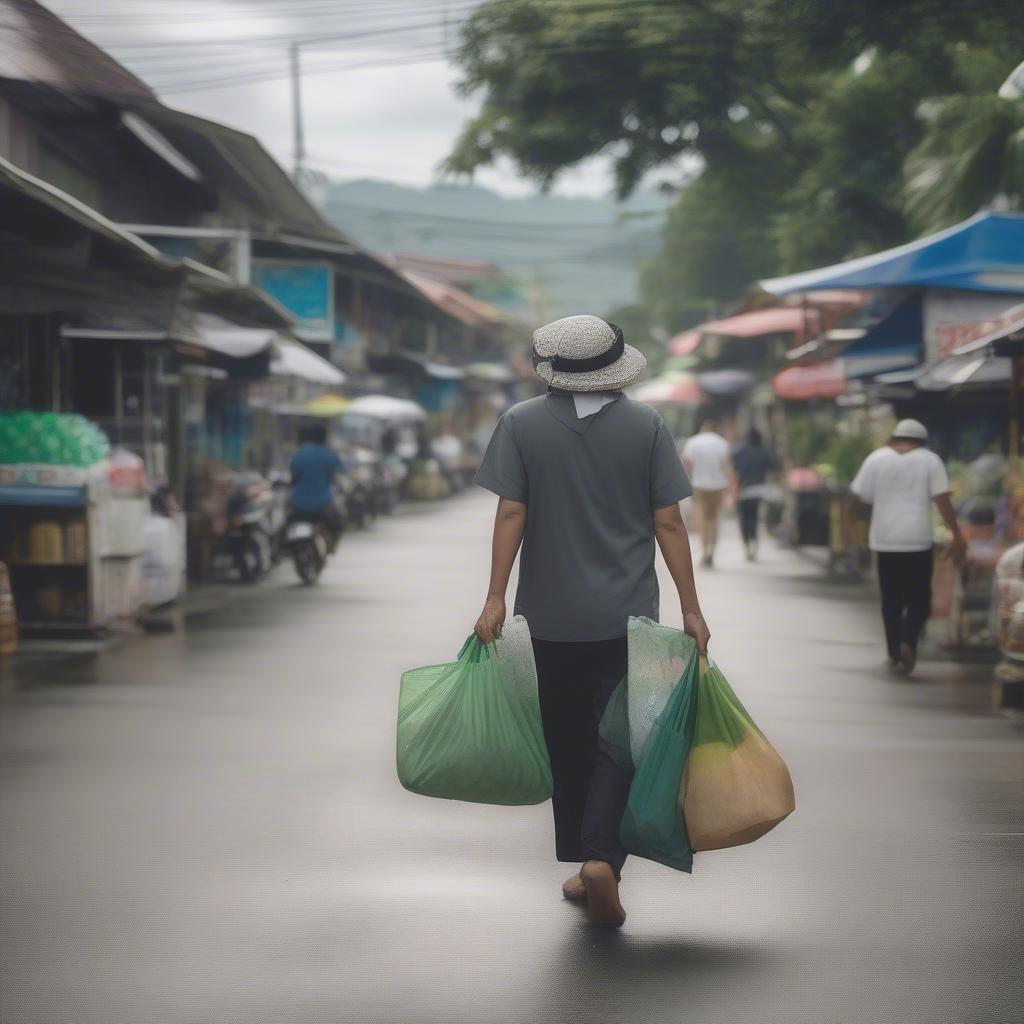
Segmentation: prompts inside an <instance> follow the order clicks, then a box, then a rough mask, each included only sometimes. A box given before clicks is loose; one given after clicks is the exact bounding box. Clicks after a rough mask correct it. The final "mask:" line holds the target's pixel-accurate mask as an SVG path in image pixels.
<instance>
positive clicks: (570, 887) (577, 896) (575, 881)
mask: <svg viewBox="0 0 1024 1024" xmlns="http://www.w3.org/2000/svg"><path fill="white" fill-rule="evenodd" d="M562 895H563V896H564V897H565V898H566V899H567V900H573V901H574V902H582V901H583V900H585V899H586V898H587V887H586V886H585V885H584V884H583V879H582V878H580V873H579V872H578V871H577V872H576V874H575V875H573V876H572V878H567V879H566V880H565V881H564V882H563V883H562Z"/></svg>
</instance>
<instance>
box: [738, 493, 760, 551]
mask: <svg viewBox="0 0 1024 1024" xmlns="http://www.w3.org/2000/svg"><path fill="white" fill-rule="evenodd" d="M760 510H761V499H760V498H740V501H739V509H738V511H739V516H740V535H741V536H742V537H743V543H744V544H749V543H750V542H751V541H756V540H757V515H758V512H760Z"/></svg>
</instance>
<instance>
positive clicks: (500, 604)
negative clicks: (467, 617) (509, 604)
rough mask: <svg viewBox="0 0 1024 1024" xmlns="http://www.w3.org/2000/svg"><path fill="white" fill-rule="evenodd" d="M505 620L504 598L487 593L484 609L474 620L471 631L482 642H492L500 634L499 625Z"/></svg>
mask: <svg viewBox="0 0 1024 1024" xmlns="http://www.w3.org/2000/svg"><path fill="white" fill-rule="evenodd" d="M504 622H505V599H504V598H503V597H497V596H495V595H493V594H492V595H488V597H487V600H486V601H485V602H484V610H483V611H482V612H481V613H480V618H478V619H477V620H476V625H475V626H474V627H473V632H474V633H476V635H477V636H478V637H479V638H480V642H481V643H482V644H493V643H494V641H495V640H496V639H497V638H498V637H499V636H500V635H501V627H502V625H503V624H504Z"/></svg>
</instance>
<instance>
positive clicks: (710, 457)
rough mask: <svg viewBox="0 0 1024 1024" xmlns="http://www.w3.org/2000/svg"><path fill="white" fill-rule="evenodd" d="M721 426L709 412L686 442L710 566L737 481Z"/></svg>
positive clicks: (705, 559) (687, 463)
mask: <svg viewBox="0 0 1024 1024" xmlns="http://www.w3.org/2000/svg"><path fill="white" fill-rule="evenodd" d="M718 426H719V424H718V417H717V416H716V415H715V414H714V413H705V414H704V415H703V416H702V417H701V421H700V429H699V430H698V432H697V433H696V434H694V435H693V437H691V438H689V439H688V440H687V442H686V444H684V445H683V465H684V466H685V467H686V472H687V473H688V474H689V476H690V481H691V482H692V484H693V500H694V504H695V505H696V506H697V510H698V513H699V515H700V537H701V543H702V545H703V557H702V559H701V564H702V565H704V566H707V567H710V566H711V565H713V564H714V560H715V545H716V544H717V543H718V520H719V517H720V516H721V514H722V505H723V503H724V501H725V495H726V492H727V491H728V489H729V486H730V484H731V483H732V480H733V469H732V460H731V458H730V454H729V442H728V441H726V439H725V438H724V437H722V435H721V434H720V433H719V432H718Z"/></svg>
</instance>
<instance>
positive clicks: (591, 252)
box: [326, 180, 671, 319]
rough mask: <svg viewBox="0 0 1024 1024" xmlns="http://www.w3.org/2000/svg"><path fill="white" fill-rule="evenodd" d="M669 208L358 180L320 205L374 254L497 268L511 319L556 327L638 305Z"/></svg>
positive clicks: (647, 196)
mask: <svg viewBox="0 0 1024 1024" xmlns="http://www.w3.org/2000/svg"><path fill="white" fill-rule="evenodd" d="M670 202H671V198H670V197H665V196H662V195H660V194H655V193H641V194H638V195H636V196H634V197H632V198H631V199H629V200H627V201H626V202H625V203H621V204H620V203H616V202H615V201H614V200H612V199H587V198H566V197H563V196H541V195H538V196H530V197H526V198H506V197H505V196H502V195H499V194H498V193H497V192H493V191H491V190H490V189H486V188H481V187H479V186H476V185H450V184H440V185H434V186H432V187H429V188H411V187H407V186H404V185H396V184H393V183H391V182H387V181H373V180H359V181H345V182H333V183H332V184H331V185H330V186H329V188H328V191H327V204H326V205H327V213H328V216H330V218H331V219H332V220H333V221H334V222H335V223H336V224H337V225H338V226H339V227H340V228H341V229H342V230H343V231H345V232H346V233H348V234H349V235H351V236H352V237H354V238H355V239H357V240H358V241H359V242H361V243H362V244H363V245H365V246H367V248H369V249H372V250H374V251H375V252H378V253H381V254H384V255H386V254H388V253H393V252H411V253H421V254H424V255H428V256H446V257H462V258H465V259H471V260H486V261H490V262H493V263H497V264H498V265H499V266H500V267H501V268H502V269H503V270H504V271H505V273H506V274H507V275H508V276H509V277H510V278H512V279H513V280H512V284H513V291H518V293H519V296H520V299H519V302H518V305H519V307H520V309H519V312H521V313H522V314H523V315H524V316H525V317H526V318H527V319H554V318H555V317H559V316H567V315H569V314H572V313H584V312H588V313H589V312H592V313H597V314H601V313H606V312H608V311H609V310H611V309H613V308H615V307H616V306H619V305H623V304H627V303H631V302H634V301H636V299H637V274H638V269H639V267H640V265H641V264H642V263H643V262H644V261H645V260H647V259H648V258H650V257H651V256H652V255H654V254H655V253H656V252H657V251H658V248H659V245H660V240H659V232H660V229H661V226H662V224H663V222H664V217H665V211H666V208H667V206H668V205H669V203H670ZM488 297H490V298H493V296H488ZM502 304H503V305H506V307H509V306H510V305H511V306H514V305H516V304H517V303H516V302H515V301H512V302H511V303H509V302H506V303H502Z"/></svg>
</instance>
